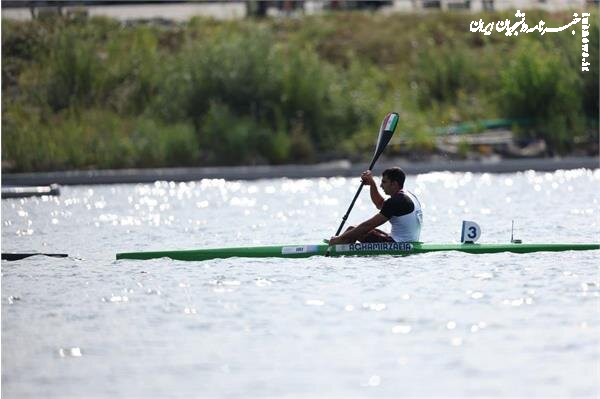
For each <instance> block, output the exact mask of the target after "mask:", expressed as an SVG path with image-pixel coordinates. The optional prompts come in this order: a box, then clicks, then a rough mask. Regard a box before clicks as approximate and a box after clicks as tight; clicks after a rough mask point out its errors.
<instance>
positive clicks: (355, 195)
mask: <svg viewBox="0 0 600 399" xmlns="http://www.w3.org/2000/svg"><path fill="white" fill-rule="evenodd" d="M382 152H383V151H382ZM379 155H381V152H379V153H377V154H375V156H374V157H373V160H372V161H371V165H370V166H369V169H368V170H372V169H373V166H375V162H377V159H379ZM363 187H364V184H363V183H362V182H361V183H360V186H359V187H358V190H357V191H356V194H354V198H353V199H352V202H351V203H350V206H349V207H348V211H346V214H345V215H344V217H343V218H342V223H340V227H338V229H337V231H336V233H335V235H336V236H339V235H340V233H341V231H342V229H343V228H344V225H345V224H346V220H348V216H350V212H351V211H352V208H354V203H355V202H356V199H357V198H358V196H359V195H360V192H361V191H362V189H363Z"/></svg>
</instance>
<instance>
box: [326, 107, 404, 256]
mask: <svg viewBox="0 0 600 399" xmlns="http://www.w3.org/2000/svg"><path fill="white" fill-rule="evenodd" d="M398 119H399V116H398V114H397V113H396V112H392V113H390V114H387V115H386V117H385V118H384V119H383V122H381V127H380V128H379V137H377V147H375V153H374V154H373V159H372V160H371V165H369V169H368V170H372V169H373V166H375V162H377V160H378V159H379V156H380V155H381V153H382V152H383V150H385V147H386V146H387V145H388V143H389V142H390V140H391V138H392V136H393V135H394V131H395V130H396V125H397V124H398ZM362 188H363V183H362V182H361V183H360V186H359V187H358V191H357V192H356V194H355V195H354V199H352V202H351V203H350V207H349V208H348V211H347V212H346V214H345V215H344V217H343V218H342V223H340V227H338V229H337V232H336V233H335V235H336V236H339V235H340V232H341V231H342V228H343V227H344V224H345V223H346V220H348V216H349V215H350V212H351V211H352V208H354V203H355V202H356V199H357V198H358V196H359V194H360V192H361V191H362ZM330 252H331V245H330V246H329V247H328V248H327V251H325V256H329V253H330Z"/></svg>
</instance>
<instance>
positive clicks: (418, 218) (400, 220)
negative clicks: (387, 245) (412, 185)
mask: <svg viewBox="0 0 600 399" xmlns="http://www.w3.org/2000/svg"><path fill="white" fill-rule="evenodd" d="M403 192H404V194H405V195H406V196H408V197H409V198H410V199H411V200H412V202H413V204H414V205H415V209H413V211H412V212H411V213H408V214H406V215H402V216H392V217H391V218H390V219H389V222H390V224H391V225H392V231H391V233H390V235H391V236H392V238H393V239H394V241H396V242H407V241H413V242H414V241H419V237H420V235H421V224H422V223H423V211H422V210H421V203H420V202H419V200H418V199H417V197H416V196H415V195H414V194H413V193H411V192H410V191H406V190H403Z"/></svg>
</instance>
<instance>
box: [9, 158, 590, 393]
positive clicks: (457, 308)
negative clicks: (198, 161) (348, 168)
mask: <svg viewBox="0 0 600 399" xmlns="http://www.w3.org/2000/svg"><path fill="white" fill-rule="evenodd" d="M599 182H600V171H586V170H576V171H557V172H554V173H545V172H544V173H538V172H523V173H514V174H503V175H492V174H476V173H447V172H440V173H429V174H424V175H418V176H409V178H408V180H407V183H406V187H407V189H409V190H411V191H415V192H417V193H418V194H419V197H420V199H421V201H422V205H423V208H424V210H425V223H424V225H423V230H422V238H423V239H424V240H425V241H429V242H458V241H459V236H460V226H461V222H462V220H465V219H466V220H476V221H477V222H478V223H479V224H480V225H481V226H482V228H483V231H484V233H483V236H482V238H481V242H507V241H508V240H510V236H511V221H512V220H514V221H515V235H516V236H518V238H520V239H523V241H524V242H561V241H564V242H587V241H592V240H598V238H599V236H600V234H599V232H600V228H599V227H600V226H599V223H600V220H599V218H598V215H599V211H600V209H599V207H598V198H597V187H598V186H599V184H598V183H599ZM357 183H358V178H322V179H299V180H292V179H274V180H257V181H252V182H240V181H235V182H228V181H225V180H219V179H216V180H202V181H198V182H189V183H173V182H156V183H154V184H137V185H114V186H97V187H96V186H95V187H93V188H90V187H64V189H63V190H62V196H61V197H57V198H54V197H53V198H50V197H48V198H45V197H41V198H35V199H34V198H32V199H16V200H3V201H2V227H3V228H2V250H3V252H23V251H26V250H32V251H41V250H43V251H44V252H57V253H63V252H64V253H69V254H70V255H72V256H71V257H69V258H65V259H46V258H42V257H34V258H29V259H26V260H23V261H18V262H11V263H8V262H3V263H2V295H3V304H4V306H2V357H3V359H2V362H3V364H2V366H3V367H2V373H3V376H2V390H3V392H2V393H3V394H5V395H6V396H7V397H26V396H33V397H64V396H71V397H90V396H92V397H115V396H117V397H170V396H180V397H197V396H199V395H200V396H206V397H264V396H268V397H285V396H288V397H323V396H327V397H334V396H335V397H403V396H408V397H419V396H433V397H440V396H456V397H465V396H500V397H509V396H520V397H529V396H534V395H536V396H561V397H573V396H588V397H591V396H593V395H594V394H595V393H596V391H597V386H596V383H595V375H594V365H595V363H594V362H595V361H596V359H597V353H596V352H597V351H596V346H597V345H596V343H597V337H598V336H599V335H600V321H599V320H598V318H597V317H594V315H596V314H597V303H598V302H597V301H598V296H600V280H599V279H598V266H597V263H598V254H597V251H596V252H581V253H539V254H535V255H517V254H489V255H482V256H478V255H469V254H458V253H445V254H435V253H434V254H427V255H423V256H414V257H410V258H394V257H378V258H335V259H327V258H309V259H258V260H257V259H225V260H218V259H217V260H213V261H207V262H176V261H171V260H168V259H156V260H152V261H118V262H117V261H115V260H114V254H115V253H116V252H122V251H129V250H132V251H133V250H140V251H141V250H164V249H193V248H206V247H223V246H243V245H258V244H302V243H304V244H313V243H319V242H321V240H322V239H323V238H327V237H330V236H331V235H332V233H333V232H334V231H335V228H336V227H337V226H338V225H339V222H340V217H341V215H342V214H343V212H344V211H345V209H346V207H347V205H348V204H349V202H350V201H351V199H352V197H353V195H354V193H355V190H356V185H357ZM375 212H377V211H376V210H375V209H374V208H373V207H372V206H371V203H370V200H369V197H368V193H367V192H364V193H363V195H362V196H361V197H360V198H359V200H358V201H357V204H356V207H355V208H354V209H353V211H352V213H351V215H350V218H349V220H348V224H356V223H357V222H360V221H362V220H364V219H366V218H368V217H370V216H372V215H373V214H374V213H375ZM548 348H550V349H548ZM557 348H558V349H557ZM57 351H58V354H59V356H57ZM75 358H80V359H78V360H77V359H75ZM67 359H71V360H74V361H70V360H67ZM82 381H85V383H82ZM107 381H109V382H110V383H109V384H107Z"/></svg>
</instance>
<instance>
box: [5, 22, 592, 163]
mask: <svg viewBox="0 0 600 399" xmlns="http://www.w3.org/2000/svg"><path fill="white" fill-rule="evenodd" d="M480 18H481V19H483V20H484V21H485V22H492V21H500V20H504V19H511V20H514V15H512V14H510V13H496V14H487V13H482V14H462V13H426V14H394V15H379V14H365V13H336V14H330V15H322V16H309V17H305V18H302V19H264V20H254V19H246V20H240V21H225V22H220V21H215V20H212V19H203V18H194V19H192V20H191V21H189V22H188V23H185V24H178V25H172V26H169V27H163V26H154V25H143V24H139V25H128V26H124V25H120V24H119V23H117V22H116V21H114V20H110V19H106V18H91V19H85V18H80V17H78V18H75V19H68V18H47V19H43V20H34V21H29V22H16V21H3V24H2V49H3V54H2V55H3V62H2V78H3V79H2V91H3V96H2V105H3V110H2V129H3V137H2V160H3V165H11V170H13V171H42V170H60V169H72V168H122V167H155V166H175V165H235V164H265V163H269V164H281V163H290V162H293V163H298V162H314V161H318V160H322V159H327V158H328V157H341V156H347V157H351V158H353V159H356V157H357V156H360V154H367V155H366V156H369V155H370V151H371V147H372V144H373V141H374V136H375V133H376V129H377V128H378V124H379V121H380V120H381V118H382V117H383V116H384V115H385V114H386V113H387V112H390V111H392V110H395V111H399V112H400V113H401V121H400V125H399V128H398V130H399V132H400V134H401V135H402V136H403V138H404V139H406V141H405V142H406V147H407V149H408V151H412V152H414V153H418V154H427V153H430V152H432V151H434V147H433V142H434V137H433V136H432V133H431V131H432V129H433V128H435V127H440V126H447V125H452V124H457V123H461V122H467V121H477V120H480V119H493V118H519V117H527V118H532V119H533V121H534V123H533V124H532V125H531V126H529V127H527V128H526V129H521V130H520V131H519V133H518V134H520V135H521V136H522V138H523V139H537V138H542V139H544V140H546V142H547V144H548V148H549V153H551V154H566V153H568V152H569V151H571V150H572V148H573V143H574V142H575V141H576V140H580V139H581V138H582V137H583V138H587V139H588V140H592V141H594V140H596V141H597V137H598V123H597V121H598V90H597V87H598V85H599V82H598V65H599V60H598V36H599V31H598V23H597V22H598V21H592V23H591V27H590V36H589V38H590V40H591V43H590V46H589V47H590V49H591V51H590V58H589V61H590V62H591V63H592V69H591V71H590V72H585V73H584V72H580V70H581V68H580V62H581V37H580V33H579V34H578V35H575V36H572V35H571V34H569V32H566V33H565V32H561V33H553V34H546V35H544V36H541V35H539V34H535V33H533V34H528V35H526V36H525V35H520V36H519V37H506V36H505V35H503V34H500V33H498V32H494V33H493V34H492V35H490V36H484V35H483V34H480V33H471V32H469V23H470V21H471V20H479V19H480ZM540 19H542V20H544V21H545V22H546V25H547V26H561V25H564V24H566V23H567V22H568V21H570V20H571V19H572V14H571V13H567V12H565V13H555V14H549V13H545V12H540V11H536V12H530V11H528V12H527V21H528V22H529V23H530V25H533V24H535V23H537V21H539V20H540ZM577 29H578V30H579V28H577Z"/></svg>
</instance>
